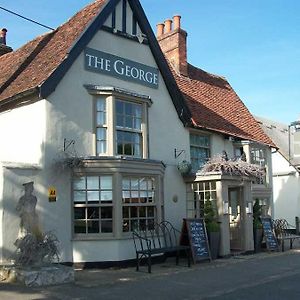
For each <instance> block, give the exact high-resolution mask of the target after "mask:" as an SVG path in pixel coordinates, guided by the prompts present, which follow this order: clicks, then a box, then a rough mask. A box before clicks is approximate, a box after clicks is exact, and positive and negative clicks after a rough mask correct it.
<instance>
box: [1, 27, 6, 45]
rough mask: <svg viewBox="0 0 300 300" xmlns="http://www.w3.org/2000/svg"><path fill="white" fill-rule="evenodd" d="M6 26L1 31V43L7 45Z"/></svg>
mask: <svg viewBox="0 0 300 300" xmlns="http://www.w3.org/2000/svg"><path fill="white" fill-rule="evenodd" d="M6 32H7V29H6V28H2V29H1V32H0V44H3V45H6Z"/></svg>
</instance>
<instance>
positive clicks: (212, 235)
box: [208, 231, 221, 259]
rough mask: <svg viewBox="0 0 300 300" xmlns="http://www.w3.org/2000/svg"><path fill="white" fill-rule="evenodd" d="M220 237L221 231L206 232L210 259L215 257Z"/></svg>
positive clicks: (217, 253) (218, 248)
mask: <svg viewBox="0 0 300 300" xmlns="http://www.w3.org/2000/svg"><path fill="white" fill-rule="evenodd" d="M220 239H221V233H220V232H219V231H218V232H208V240H209V248H210V254H211V258H212V259H217V258H218V256H219V250H220Z"/></svg>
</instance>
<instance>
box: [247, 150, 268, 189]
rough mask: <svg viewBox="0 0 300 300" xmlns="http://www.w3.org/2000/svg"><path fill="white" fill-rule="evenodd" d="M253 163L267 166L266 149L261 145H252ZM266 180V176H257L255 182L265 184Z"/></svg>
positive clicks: (262, 166) (263, 166) (251, 156)
mask: <svg viewBox="0 0 300 300" xmlns="http://www.w3.org/2000/svg"><path fill="white" fill-rule="evenodd" d="M250 158H251V163H252V164H255V165H259V166H260V167H261V168H265V167H266V154H265V150H264V149H263V148H260V147H252V148H251V150H250ZM265 182H266V176H261V177H260V178H257V180H256V182H255V183H258V184H264V183H265Z"/></svg>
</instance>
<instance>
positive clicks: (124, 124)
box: [116, 99, 143, 158]
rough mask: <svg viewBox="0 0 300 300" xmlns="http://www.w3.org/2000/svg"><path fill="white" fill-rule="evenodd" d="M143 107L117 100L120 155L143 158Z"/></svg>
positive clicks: (118, 147)
mask: <svg viewBox="0 0 300 300" xmlns="http://www.w3.org/2000/svg"><path fill="white" fill-rule="evenodd" d="M142 121H143V120H142V105H141V104H136V103H131V102H128V101H122V100H119V99H118V100H116V144H117V145H116V149H117V154H118V155H128V156H134V157H139V158H141V157H142V140H143V132H142Z"/></svg>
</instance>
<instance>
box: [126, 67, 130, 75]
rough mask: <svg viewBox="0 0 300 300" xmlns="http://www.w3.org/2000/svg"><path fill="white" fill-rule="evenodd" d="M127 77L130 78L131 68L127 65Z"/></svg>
mask: <svg viewBox="0 0 300 300" xmlns="http://www.w3.org/2000/svg"><path fill="white" fill-rule="evenodd" d="M125 75H126V76H127V77H130V66H128V65H126V67H125Z"/></svg>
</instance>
